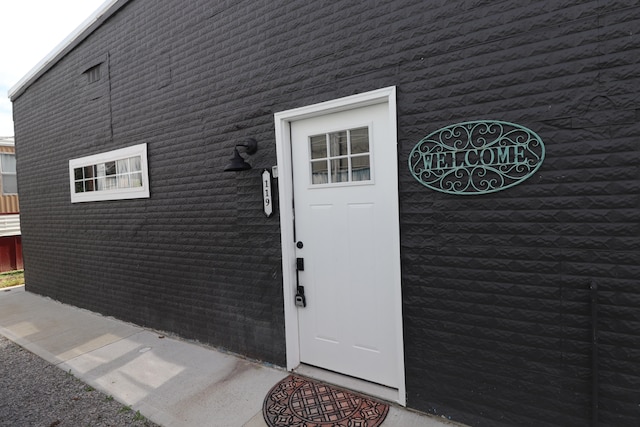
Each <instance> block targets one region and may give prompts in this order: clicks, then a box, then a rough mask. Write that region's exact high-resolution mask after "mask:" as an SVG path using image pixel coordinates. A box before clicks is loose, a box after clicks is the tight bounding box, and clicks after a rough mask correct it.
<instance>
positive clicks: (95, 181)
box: [69, 144, 149, 203]
mask: <svg viewBox="0 0 640 427" xmlns="http://www.w3.org/2000/svg"><path fill="white" fill-rule="evenodd" d="M69 178H70V185H71V203H78V202H93V201H98V200H118V199H140V198H146V197H149V173H148V167H147V144H138V145H134V146H132V147H127V148H121V149H119V150H113V151H109V152H106V153H100V154H94V155H92V156H87V157H81V158H78V159H72V160H69Z"/></svg>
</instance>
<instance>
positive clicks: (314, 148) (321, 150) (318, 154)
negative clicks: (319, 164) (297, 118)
mask: <svg viewBox="0 0 640 427" xmlns="http://www.w3.org/2000/svg"><path fill="white" fill-rule="evenodd" d="M309 140H310V143H311V158H312V159H325V158H326V157H327V136H326V135H316V136H312V137H311V138H309Z"/></svg>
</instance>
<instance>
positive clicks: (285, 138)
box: [274, 86, 406, 406]
mask: <svg viewBox="0 0 640 427" xmlns="http://www.w3.org/2000/svg"><path fill="white" fill-rule="evenodd" d="M380 103H386V104H387V105H388V110H389V128H390V131H391V132H390V133H391V138H392V140H391V141H389V143H392V144H394V146H397V144H398V140H397V134H398V132H397V128H398V126H397V120H396V88H395V86H390V87H386V88H382V89H378V90H374V91H371V92H366V93H361V94H357V95H352V96H348V97H345V98H339V99H334V100H331V101H326V102H322V103H319V104H314V105H308V106H305V107H300V108H295V109H292V110H287V111H282V112H279V113H275V114H274V120H275V131H276V156H277V164H278V195H279V207H280V230H281V232H280V235H281V243H282V281H283V292H284V320H285V339H286V355H287V370H289V371H291V370H293V369H295V368H297V367H298V365H300V342H299V338H298V334H299V330H298V308H297V307H296V305H295V302H294V298H295V289H296V262H295V260H296V253H295V246H294V245H295V241H294V211H293V169H292V159H291V123H292V122H295V121H297V120H303V119H308V118H311V117H316V116H322V115H325V114H330V113H336V112H339V111H345V110H351V109H354V108H358V107H365V106H369V105H374V104H380ZM393 160H394V161H393V162H390V164H391V163H393V166H392V167H393V168H394V171H393V172H394V173H393V176H395V177H397V176H398V170H397V169H398V162H397V158H396V159H393ZM396 188H397V185H396ZM396 196H397V195H396ZM389 203H390V204H393V205H394V206H395V212H397V213H398V221H399V206H398V200H397V197H394V198H393V200H389ZM394 232H395V233H396V236H394V237H395V238H394V241H395V242H396V244H397V248H394V249H395V251H394V253H397V254H398V259H397V260H390V262H391V264H392V268H393V270H394V276H395V277H396V278H397V280H396V283H397V286H396V288H397V289H395V290H394V294H395V297H394V300H393V301H392V302H391V303H392V304H394V305H395V312H396V313H398V314H397V318H396V319H395V329H396V334H397V337H398V340H399V345H398V346H397V347H398V348H397V351H398V353H397V360H398V366H397V369H398V378H399V379H400V380H399V387H398V399H397V400H396V402H397V403H399V404H401V405H403V406H404V405H406V393H405V391H406V389H405V376H404V341H403V332H402V289H401V285H400V278H401V273H400V227H399V224H398V227H397V228H396V229H395V231H394Z"/></svg>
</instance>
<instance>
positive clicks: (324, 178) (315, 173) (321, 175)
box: [311, 160, 329, 184]
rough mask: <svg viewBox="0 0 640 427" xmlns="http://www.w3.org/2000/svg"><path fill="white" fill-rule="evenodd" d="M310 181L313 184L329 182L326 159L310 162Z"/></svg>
mask: <svg viewBox="0 0 640 427" xmlns="http://www.w3.org/2000/svg"><path fill="white" fill-rule="evenodd" d="M311 182H312V183H313V184H326V183H327V182H329V174H328V173H327V161H326V160H321V161H319V162H311Z"/></svg>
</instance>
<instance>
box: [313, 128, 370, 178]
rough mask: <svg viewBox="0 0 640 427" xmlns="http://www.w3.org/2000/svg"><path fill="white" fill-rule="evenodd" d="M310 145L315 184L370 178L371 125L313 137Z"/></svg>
mask: <svg viewBox="0 0 640 427" xmlns="http://www.w3.org/2000/svg"><path fill="white" fill-rule="evenodd" d="M309 147H310V159H309V160H310V164H311V183H312V185H317V184H343V183H347V182H352V181H353V182H355V181H359V182H362V181H370V180H371V153H370V144H369V128H368V127H361V128H354V129H347V130H341V131H337V132H331V133H327V134H322V135H313V136H310V137H309Z"/></svg>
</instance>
